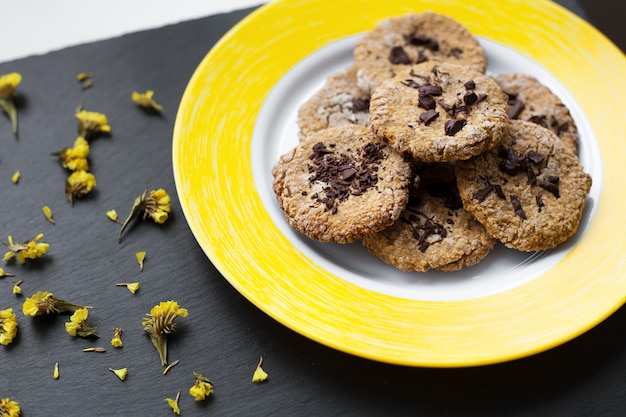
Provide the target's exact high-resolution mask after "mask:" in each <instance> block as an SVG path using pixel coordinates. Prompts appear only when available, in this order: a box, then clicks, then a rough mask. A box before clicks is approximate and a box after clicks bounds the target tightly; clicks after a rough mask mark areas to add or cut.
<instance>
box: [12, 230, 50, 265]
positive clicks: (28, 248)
mask: <svg viewBox="0 0 626 417" xmlns="http://www.w3.org/2000/svg"><path fill="white" fill-rule="evenodd" d="M41 239H43V233H40V234H38V235H37V236H35V237H34V238H33V239H32V240H27V241H26V242H24V243H15V242H13V237H12V236H9V237H8V238H7V240H8V243H5V244H4V246H6V247H7V249H9V251H8V252H6V253H5V254H4V257H3V260H4V261H8V260H9V259H12V258H13V257H17V260H18V261H20V263H21V264H23V263H25V262H26V259H36V258H39V257H40V256H43V255H45V254H46V253H48V249H49V248H50V244H49V243H44V242H39V241H40V240H41Z"/></svg>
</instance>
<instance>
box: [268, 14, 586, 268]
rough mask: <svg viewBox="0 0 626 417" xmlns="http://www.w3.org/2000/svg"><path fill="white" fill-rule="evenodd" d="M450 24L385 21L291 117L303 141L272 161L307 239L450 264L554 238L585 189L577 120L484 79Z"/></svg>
mask: <svg viewBox="0 0 626 417" xmlns="http://www.w3.org/2000/svg"><path fill="white" fill-rule="evenodd" d="M486 68H487V57H486V54H485V52H484V50H483V49H482V47H481V46H480V44H479V43H478V42H477V41H476V40H475V38H474V37H473V36H472V35H471V34H470V33H469V31H468V30H467V29H466V28H465V27H463V26H462V25H461V24H460V23H458V22H457V21H455V20H453V19H451V18H449V17H446V16H443V15H440V14H436V13H432V12H426V13H419V14H417V13H415V14H408V15H404V16H400V17H393V18H389V19H387V20H385V21H383V22H381V23H380V24H379V25H377V26H376V27H375V28H374V29H373V30H372V31H370V32H368V33H366V34H365V35H364V36H363V37H362V38H360V39H359V41H358V42H357V44H356V46H355V49H354V66H352V67H350V68H348V69H346V70H345V71H343V72H341V73H338V74H335V75H332V76H331V77H329V78H328V79H327V82H326V84H325V85H324V86H323V87H322V88H321V89H320V90H319V91H318V92H317V93H315V94H314V95H313V96H312V97H311V98H310V99H309V100H308V101H307V102H306V103H304V104H303V105H302V106H301V108H300V109H299V112H298V125H299V128H300V132H299V135H300V137H299V139H300V142H299V144H298V145H297V146H296V147H295V148H294V149H292V150H291V151H290V152H288V153H287V154H285V155H283V156H282V157H281V158H280V160H279V161H278V162H277V163H276V165H275V166H274V169H273V172H272V173H273V176H274V183H273V188H274V192H275V193H276V196H277V199H278V202H279V205H280V207H281V209H282V210H283V212H284V213H285V218H286V219H287V221H288V222H289V224H290V225H291V226H292V227H294V228H295V229H297V230H298V231H300V232H302V233H304V234H305V235H307V236H308V237H310V238H311V239H315V240H319V241H323V242H338V243H348V242H352V241H355V240H359V239H360V240H361V241H362V242H363V244H364V245H365V247H367V249H368V250H369V251H370V252H371V253H372V254H374V255H376V256H378V257H379V258H381V259H382V260H384V261H385V262H387V263H389V264H391V265H393V266H395V267H396V268H398V269H400V270H404V271H427V270H429V269H438V270H443V271H453V270H458V269H460V268H463V267H465V266H469V265H473V264H475V263H477V262H479V261H480V260H481V259H483V258H484V257H485V256H486V255H487V254H488V253H489V252H490V251H491V250H492V249H493V247H494V244H495V242H496V241H500V242H502V243H503V244H504V245H506V246H507V247H509V248H512V249H516V250H521V251H537V250H545V249H550V248H553V247H556V246H557V245H559V244H561V243H563V242H564V241H565V240H567V239H568V238H569V237H571V236H572V235H573V234H574V233H575V232H576V230H577V228H578V225H579V223H580V218H581V215H582V211H583V209H584V205H585V198H586V195H587V194H588V192H589V189H590V187H591V177H590V176H589V175H588V174H586V173H585V172H584V170H583V167H582V166H581V164H580V163H579V161H578V158H577V156H576V152H577V132H576V125H575V123H574V120H573V119H572V117H571V116H570V113H569V111H568V110H567V108H566V107H565V106H564V104H563V103H562V102H561V101H560V100H559V98H558V97H557V96H556V95H554V94H553V93H552V92H551V91H550V90H549V89H548V88H547V87H545V86H543V85H541V84H540V83H539V82H538V81H537V80H536V79H534V78H532V77H530V76H528V75H523V74H501V75H497V76H495V77H490V76H487V75H485V71H486Z"/></svg>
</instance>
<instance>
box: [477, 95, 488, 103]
mask: <svg viewBox="0 0 626 417" xmlns="http://www.w3.org/2000/svg"><path fill="white" fill-rule="evenodd" d="M487 97H488V96H487V94H484V93H482V94H479V95H478V100H477V101H476V103H480V102H481V101H483V100H487Z"/></svg>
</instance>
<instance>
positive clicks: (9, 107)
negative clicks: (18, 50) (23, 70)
mask: <svg viewBox="0 0 626 417" xmlns="http://www.w3.org/2000/svg"><path fill="white" fill-rule="evenodd" d="M20 82H22V75H21V74H19V73H17V72H12V73H9V74H4V75H0V108H1V109H2V110H3V111H4V112H5V113H6V114H7V116H9V120H11V125H12V126H13V133H14V134H17V109H16V108H15V104H14V103H13V98H14V97H15V89H16V88H17V86H18V85H19V84H20Z"/></svg>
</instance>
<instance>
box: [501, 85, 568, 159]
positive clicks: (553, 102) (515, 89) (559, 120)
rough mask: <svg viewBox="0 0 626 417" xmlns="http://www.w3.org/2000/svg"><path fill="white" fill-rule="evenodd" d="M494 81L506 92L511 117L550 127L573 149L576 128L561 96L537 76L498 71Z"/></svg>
mask: <svg viewBox="0 0 626 417" xmlns="http://www.w3.org/2000/svg"><path fill="white" fill-rule="evenodd" d="M495 80H496V82H497V83H498V84H499V85H500V87H501V88H502V90H503V91H504V92H505V93H506V94H507V95H508V96H509V101H508V104H509V110H508V113H509V116H510V118H511V119H519V120H527V121H529V122H533V123H537V124H539V125H541V126H543V127H546V128H549V129H550V130H552V131H553V132H554V133H555V134H556V135H557V136H558V137H559V138H560V139H561V141H562V142H563V144H564V145H565V146H567V147H569V148H570V149H571V150H572V151H574V153H576V152H577V150H578V129H577V128H576V123H575V122H574V119H573V118H572V115H571V114H570V112H569V110H568V108H567V107H566V106H565V104H563V102H562V101H561V99H559V97H558V96H556V95H555V94H554V93H553V92H552V91H551V90H550V89H549V88H548V87H546V86H545V85H543V84H541V83H540V82H539V80H537V79H536V78H534V77H532V76H530V75H526V74H500V75H497V76H496V77H495Z"/></svg>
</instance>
